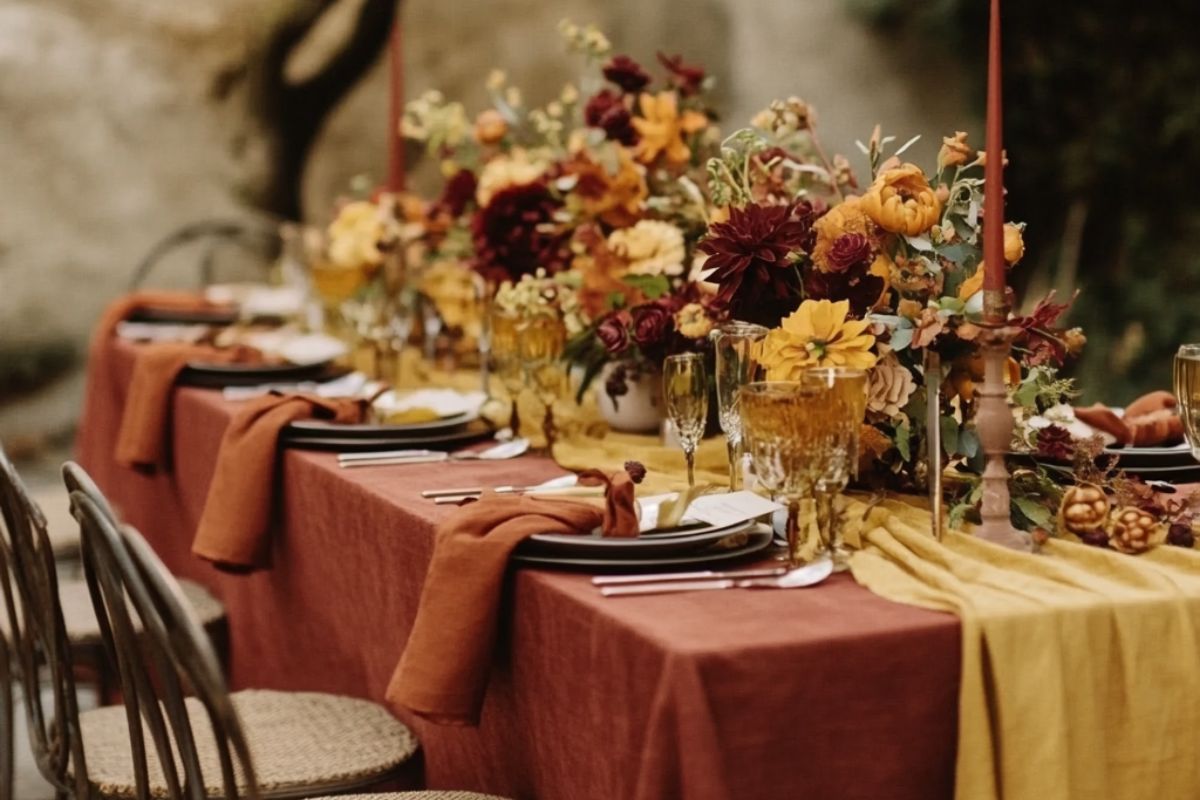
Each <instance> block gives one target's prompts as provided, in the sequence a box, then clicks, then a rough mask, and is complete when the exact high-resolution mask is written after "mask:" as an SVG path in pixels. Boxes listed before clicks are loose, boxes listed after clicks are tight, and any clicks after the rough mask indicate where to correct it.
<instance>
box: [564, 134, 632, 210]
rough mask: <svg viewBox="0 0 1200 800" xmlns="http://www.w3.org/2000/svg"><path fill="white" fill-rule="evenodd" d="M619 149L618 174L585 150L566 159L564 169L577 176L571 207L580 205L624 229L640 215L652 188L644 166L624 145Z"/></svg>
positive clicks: (571, 194)
mask: <svg viewBox="0 0 1200 800" xmlns="http://www.w3.org/2000/svg"><path fill="white" fill-rule="evenodd" d="M617 152H618V155H617V172H616V174H615V175H610V174H609V173H608V170H606V169H605V168H604V167H603V166H602V165H601V164H598V163H596V162H595V161H593V160H592V159H591V158H589V157H588V156H587V154H586V153H582V152H581V153H576V154H575V155H574V156H573V157H572V158H571V159H570V160H569V161H567V162H566V163H565V164H564V165H563V169H564V171H565V172H566V174H568V175H575V176H576V182H575V186H574V187H572V189H571V192H570V194H569V195H567V206H568V208H577V209H578V210H580V211H582V212H583V213H584V214H585V215H586V216H589V217H594V218H598V219H600V220H602V221H603V222H605V223H607V224H609V225H612V226H613V227H615V228H625V227H628V226H630V225H633V224H634V223H635V222H637V221H638V220H639V219H640V218H641V216H642V211H643V210H644V209H645V203H646V196H647V195H648V194H649V190H648V189H647V188H646V170H645V167H643V166H641V165H640V164H638V163H636V162H635V161H634V160H633V158H632V157H631V156H630V155H629V151H628V150H626V149H625V148H624V147H621V148H619V149H618V151H617Z"/></svg>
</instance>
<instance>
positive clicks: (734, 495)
mask: <svg viewBox="0 0 1200 800" xmlns="http://www.w3.org/2000/svg"><path fill="white" fill-rule="evenodd" d="M781 508H783V506H782V505H780V504H779V503H776V502H775V501H774V500H768V499H767V498H765V497H763V496H761V495H757V494H755V493H754V492H746V491H741V492H727V493H725V494H706V495H702V496H700V497H697V498H696V499H695V500H693V501H692V504H691V505H690V506H688V510H687V516H688V517H691V518H693V519H698V520H700V521H701V522H706V523H708V524H709V525H720V526H722V527H723V526H725V525H737V524H738V523H739V522H746V521H747V520H751V519H755V518H757V517H761V516H765V515H767V514H773V513H775V512H776V511H778V510H779V509H781Z"/></svg>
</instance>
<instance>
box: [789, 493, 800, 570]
mask: <svg viewBox="0 0 1200 800" xmlns="http://www.w3.org/2000/svg"><path fill="white" fill-rule="evenodd" d="M787 549H788V566H789V567H790V568H792V569H796V568H797V567H800V566H802V564H801V561H800V501H799V500H798V499H793V498H788V501H787Z"/></svg>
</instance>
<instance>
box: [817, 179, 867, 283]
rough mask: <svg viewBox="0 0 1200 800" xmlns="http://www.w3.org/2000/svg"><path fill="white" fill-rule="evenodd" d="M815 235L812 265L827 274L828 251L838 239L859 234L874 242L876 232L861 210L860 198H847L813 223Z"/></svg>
mask: <svg viewBox="0 0 1200 800" xmlns="http://www.w3.org/2000/svg"><path fill="white" fill-rule="evenodd" d="M813 230H814V231H816V233H817V241H816V244H814V245H813V251H812V259H813V263H814V264H816V265H817V267H818V268H819V269H820V270H821V271H822V272H829V271H830V270H829V251H830V249H832V247H833V243H834V242H836V241H837V240H838V237H839V236H841V235H842V234H846V233H861V234H862V235H864V236H866V237H867V238H869V239H872V240H874V239H875V234H876V233H877V230H876V228H875V222H874V221H873V220H872V219H871V218H870V217H869V216H867V214H866V212H865V211H863V209H862V198H860V197H847V198H846V199H845V200H843V201H842V202H841V203H839V204H838V205H836V206H834V207H833V208H831V209H829V211H828V212H826V214H825V215H824V216H822V217H821V218H820V219H818V220H817V221H816V222H814V223H813Z"/></svg>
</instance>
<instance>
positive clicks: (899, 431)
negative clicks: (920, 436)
mask: <svg viewBox="0 0 1200 800" xmlns="http://www.w3.org/2000/svg"><path fill="white" fill-rule="evenodd" d="M910 433H911V429H910V428H909V427H908V422H902V423H900V425H898V426H897V427H896V450H897V451H899V453H900V458H902V459H904V460H905V461H910V460H911V459H912V448H911V446H910V442H909V435H910Z"/></svg>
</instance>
